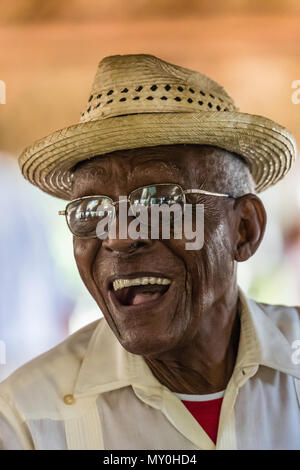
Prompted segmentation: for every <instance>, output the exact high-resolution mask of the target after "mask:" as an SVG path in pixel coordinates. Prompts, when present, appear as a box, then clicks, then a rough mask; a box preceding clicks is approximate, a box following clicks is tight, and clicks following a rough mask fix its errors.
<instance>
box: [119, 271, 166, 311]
mask: <svg viewBox="0 0 300 470" xmlns="http://www.w3.org/2000/svg"><path fill="white" fill-rule="evenodd" d="M170 284H171V281H170V280H169V279H167V278H165V277H139V278H117V279H115V280H114V281H113V282H112V283H111V284H110V290H111V291H112V293H113V295H114V297H115V298H116V300H117V302H118V303H119V304H120V305H123V306H142V305H145V306H146V305H148V304H151V303H153V302H155V301H157V300H159V299H160V298H161V297H162V296H163V295H164V294H165V293H166V292H167V291H168V289H169V287H170Z"/></svg>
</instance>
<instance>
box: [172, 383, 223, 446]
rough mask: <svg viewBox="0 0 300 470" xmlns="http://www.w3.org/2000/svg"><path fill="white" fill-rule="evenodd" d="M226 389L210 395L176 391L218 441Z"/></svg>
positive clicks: (210, 435) (200, 422)
mask: <svg viewBox="0 0 300 470" xmlns="http://www.w3.org/2000/svg"><path fill="white" fill-rule="evenodd" d="M224 393H225V391H223V392H218V393H210V394H208V395H186V394H181V393H176V394H175V395H177V396H178V398H180V400H181V401H182V403H183V404H184V405H185V406H186V407H187V409H188V410H189V412H190V413H191V414H192V415H193V416H194V418H195V419H196V420H197V421H198V423H199V424H200V426H202V428H203V429H204V431H205V432H206V433H207V434H208V435H209V437H210V438H211V440H212V441H213V442H214V443H216V441H217V434H218V426H219V417H220V411H221V406H222V400H223V396H224Z"/></svg>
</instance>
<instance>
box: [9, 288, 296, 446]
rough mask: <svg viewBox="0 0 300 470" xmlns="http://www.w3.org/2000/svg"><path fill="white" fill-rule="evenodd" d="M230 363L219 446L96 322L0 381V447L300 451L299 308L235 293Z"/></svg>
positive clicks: (140, 361) (104, 326)
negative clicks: (237, 308) (235, 336)
mask: <svg viewBox="0 0 300 470" xmlns="http://www.w3.org/2000/svg"><path fill="white" fill-rule="evenodd" d="M239 295H240V299H241V303H242V309H241V313H240V316H241V334H240V341H239V348H238V355H237V360H236V363H235V367H234V371H233V374H232V377H231V379H230V381H229V383H228V385H227V388H226V390H225V395H224V398H223V402H222V408H221V414H220V422H219V430H218V437H217V442H216V445H215V444H214V443H213V442H212V440H211V439H210V438H209V436H208V435H207V434H206V433H205V431H204V430H203V428H202V427H201V426H200V424H199V423H198V422H197V421H196V420H195V419H194V417H193V416H192V415H191V413H190V412H189V411H188V410H187V408H186V407H185V406H184V404H183V403H182V402H181V400H180V398H179V397H178V396H176V394H175V393H172V392H171V391H170V390H169V389H168V388H167V387H165V386H164V385H162V384H160V382H159V381H158V380H157V379H156V378H155V377H154V376H153V374H152V372H151V371H150V369H149V367H148V366H147V364H146V362H145V361H144V359H143V357H142V356H138V355H135V354H131V353H129V352H127V351H126V350H125V349H124V348H123V347H122V346H121V345H120V343H119V342H118V340H117V339H116V337H115V336H114V334H113V333H112V331H111V330H110V328H109V326H108V324H107V322H106V320H105V319H104V318H101V319H100V320H97V321H95V322H93V323H91V324H89V325H87V326H86V327H84V328H82V329H81V330H79V331H77V332H76V333H74V334H73V335H72V336H70V337H69V338H67V339H66V340H65V341H64V342H62V343H60V344H59V345H58V346H56V347H54V348H53V349H51V350H50V351H48V352H46V353H44V354H42V355H41V356H39V357H37V358H35V359H33V360H32V361H30V362H28V363H27V364H25V365H24V366H22V367H20V368H19V369H18V370H17V371H15V372H14V373H13V374H11V375H10V376H9V377H8V378H7V379H6V380H5V381H3V382H2V383H0V448H3V449H100V450H101V449H102V450H103V449H108V450H114V449H122V450H123V449H134V450H137V449H145V450H149V449H155V450H159V449H165V450H188V449H190V450H199V449H300V385H299V384H300V370H299V369H300V365H299V364H297V362H298V361H295V360H293V353H294V352H295V351H294V350H293V349H292V344H293V342H294V341H295V340H299V339H300V327H299V313H300V309H299V307H297V308H296V307H295V308H294V307H284V306H274V305H266V304H261V303H257V302H255V301H253V300H250V299H247V298H246V297H245V295H244V294H243V293H242V291H241V290H240V294H239Z"/></svg>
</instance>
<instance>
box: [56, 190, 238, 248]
mask: <svg viewBox="0 0 300 470" xmlns="http://www.w3.org/2000/svg"><path fill="white" fill-rule="evenodd" d="M167 185H168V186H176V187H178V188H180V190H181V192H182V195H183V197H184V201H183V204H186V197H185V195H186V194H206V195H208V196H217V197H228V198H232V199H235V196H231V195H230V194H223V193H213V192H210V191H205V190H204V189H183V188H182V186H180V184H178V183H152V184H148V185H146V186H139V187H138V188H135V189H133V190H132V191H131V192H130V193H129V194H128V196H127V199H124V200H122V201H121V202H130V199H129V198H130V196H131V194H132V193H133V192H134V191H137V190H138V189H144V188H150V187H151V186H167ZM93 197H103V198H106V199H109V200H110V201H111V205H112V206H115V205H116V204H118V203H119V202H120V201H113V200H112V198H111V197H109V196H106V195H105V194H91V195H90V196H82V197H78V198H76V199H73V200H72V201H70V202H68V204H67V205H66V208H65V209H64V210H60V211H58V215H64V216H65V218H66V222H67V226H68V227H69V230H70V232H71V233H72V235H74V236H75V237H77V238H81V239H86V240H88V239H93V238H98V237H97V235H96V236H94V237H80V236H78V235H76V234H75V233H74V232H73V231H72V230H71V228H70V225H69V223H68V219H67V210H68V206H69V205H70V204H72V203H74V202H76V201H82V200H84V199H88V198H93ZM114 217H115V214H114Z"/></svg>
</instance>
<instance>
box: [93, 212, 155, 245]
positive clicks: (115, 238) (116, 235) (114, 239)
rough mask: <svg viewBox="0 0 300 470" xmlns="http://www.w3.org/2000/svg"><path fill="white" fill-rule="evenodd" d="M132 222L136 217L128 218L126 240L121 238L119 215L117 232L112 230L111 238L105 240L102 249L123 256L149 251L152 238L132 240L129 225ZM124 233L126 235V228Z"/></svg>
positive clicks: (116, 225)
mask: <svg viewBox="0 0 300 470" xmlns="http://www.w3.org/2000/svg"><path fill="white" fill-rule="evenodd" d="M132 220H134V217H130V216H128V217H127V227H125V229H126V228H127V230H126V231H125V233H126V238H120V230H119V229H120V219H119V216H118V214H116V219H115V230H111V231H110V233H109V235H110V236H108V237H107V238H105V239H104V240H103V242H102V247H103V248H104V249H105V250H107V251H111V252H115V253H123V254H129V253H135V252H137V251H142V250H145V249H149V248H150V247H151V246H152V243H153V242H152V240H151V239H150V238H138V239H137V240H136V239H133V238H130V236H129V233H128V225H129V224H130V222H131V221H132ZM122 232H123V233H124V227H122ZM148 232H149V230H148ZM148 237H149V233H148Z"/></svg>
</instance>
